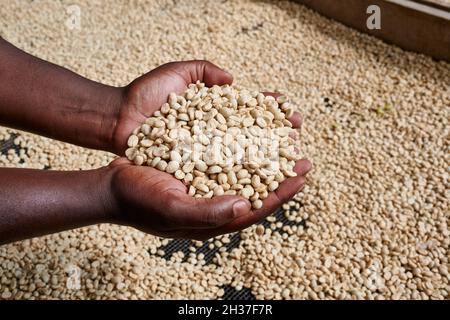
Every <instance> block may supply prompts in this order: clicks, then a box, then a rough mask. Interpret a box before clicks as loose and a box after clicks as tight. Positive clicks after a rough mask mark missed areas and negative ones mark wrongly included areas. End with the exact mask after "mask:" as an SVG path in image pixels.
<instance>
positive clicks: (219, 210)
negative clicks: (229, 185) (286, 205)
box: [170, 193, 251, 229]
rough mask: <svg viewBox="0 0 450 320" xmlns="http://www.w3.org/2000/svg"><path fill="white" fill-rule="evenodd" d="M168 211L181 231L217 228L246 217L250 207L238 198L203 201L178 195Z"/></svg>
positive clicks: (202, 199)
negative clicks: (172, 213)
mask: <svg viewBox="0 0 450 320" xmlns="http://www.w3.org/2000/svg"><path fill="white" fill-rule="evenodd" d="M170 209H171V211H172V212H174V217H175V219H176V220H177V221H176V224H177V225H179V226H182V228H183V229H190V228H217V227H220V226H222V225H224V224H226V223H229V222H230V221H233V220H234V219H237V218H238V217H242V216H245V215H248V214H249V213H250V211H251V205H250V202H249V201H248V200H246V199H244V198H242V197H238V196H218V197H214V198H212V199H205V198H193V197H191V196H189V195H187V194H181V193H179V194H178V196H177V200H176V201H174V203H173V204H172V206H171V208H170Z"/></svg>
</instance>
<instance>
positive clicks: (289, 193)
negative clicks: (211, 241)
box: [205, 159, 312, 234]
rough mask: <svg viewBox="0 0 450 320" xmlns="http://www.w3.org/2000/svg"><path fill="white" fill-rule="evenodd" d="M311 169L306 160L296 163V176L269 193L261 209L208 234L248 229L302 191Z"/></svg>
mask: <svg viewBox="0 0 450 320" xmlns="http://www.w3.org/2000/svg"><path fill="white" fill-rule="evenodd" d="M311 167H312V165H311V163H310V162H309V161H308V160H306V159H303V160H299V161H297V162H296V165H295V167H294V171H295V172H296V173H297V176H296V177H292V178H289V179H286V180H285V181H283V182H282V183H281V184H280V186H279V187H278V189H277V190H276V191H275V192H270V193H269V196H268V197H267V198H266V199H264V201H263V206H262V208H261V209H258V210H253V211H252V214H250V215H244V216H242V217H240V218H236V219H235V220H233V221H231V222H230V223H228V224H226V225H224V226H222V227H221V228H218V229H215V230H210V231H208V232H210V234H213V233H217V234H223V233H230V232H235V231H238V230H242V229H245V228H248V227H249V226H251V225H252V224H254V223H256V222H258V221H260V220H261V219H264V218H265V217H267V216H268V215H270V214H272V213H273V212H274V211H275V210H276V209H277V208H278V207H280V206H281V205H282V204H283V203H285V202H287V201H289V199H291V198H292V197H293V196H294V195H295V194H296V193H297V192H299V191H300V190H301V189H303V187H304V185H305V177H304V176H305V175H306V174H307V173H308V172H309V171H310V170H311ZM205 233H206V232H205Z"/></svg>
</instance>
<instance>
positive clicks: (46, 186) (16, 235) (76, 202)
mask: <svg viewBox="0 0 450 320" xmlns="http://www.w3.org/2000/svg"><path fill="white" fill-rule="evenodd" d="M109 176H110V169H109V167H105V168H101V169H97V170H90V171H40V170H29V169H10V168H0V181H1V184H2V186H1V187H0V244H2V243H8V242H12V241H16V240H21V239H26V238H30V237H35V236H40V235H44V234H49V233H54V232H59V231H63V230H68V229H73V228H78V227H82V226H87V225H91V224H97V223H103V222H109V221H110V212H111V209H110V208H111V206H110V204H111V202H110V179H109Z"/></svg>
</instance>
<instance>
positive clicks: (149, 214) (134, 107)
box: [110, 61, 311, 239]
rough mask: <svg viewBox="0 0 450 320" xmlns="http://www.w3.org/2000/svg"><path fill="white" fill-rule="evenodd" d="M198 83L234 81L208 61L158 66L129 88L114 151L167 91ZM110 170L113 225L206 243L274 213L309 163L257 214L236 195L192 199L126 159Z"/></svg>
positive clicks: (171, 181) (296, 121) (175, 183)
mask: <svg viewBox="0 0 450 320" xmlns="http://www.w3.org/2000/svg"><path fill="white" fill-rule="evenodd" d="M197 80H199V81H201V82H204V83H205V84H206V85H207V86H209V87H210V86H213V85H223V84H231V83H232V81H233V78H232V76H231V75H230V74H229V73H227V72H225V71H224V70H222V69H220V68H219V67H217V66H216V65H214V64H212V63H210V62H207V61H186V62H171V63H168V64H165V65H162V66H160V67H158V68H156V69H154V70H152V71H151V72H149V73H147V74H145V75H143V76H142V77H140V78H138V79H136V80H135V81H133V82H132V83H131V84H130V85H128V86H127V87H126V88H125V90H124V97H123V101H122V104H121V107H120V112H119V116H118V119H117V123H116V126H115V130H114V139H113V140H114V149H115V150H116V153H117V154H120V155H123V154H124V151H125V149H126V141H127V139H128V137H129V135H130V134H131V132H132V131H133V130H134V129H135V128H136V127H138V126H140V125H141V124H142V123H143V122H144V121H145V120H146V119H147V118H148V117H150V116H152V114H153V113H154V112H155V111H157V110H159V108H160V107H161V105H162V104H163V103H165V102H167V98H168V95H169V93H171V92H176V93H178V94H180V93H182V92H183V91H185V90H186V89H187V88H188V85H189V84H191V83H195V82H196V81H197ZM264 94H266V95H272V96H277V94H274V93H264ZM289 120H290V121H291V122H292V124H293V127H296V128H299V127H300V126H301V119H300V115H299V114H298V113H294V115H293V116H292V117H291V118H290V119H289ZM110 168H111V169H112V172H113V175H112V183H111V186H112V191H113V199H114V201H113V202H114V207H115V210H114V211H115V214H114V220H115V221H116V222H117V223H121V224H126V225H130V226H133V227H135V228H137V229H140V230H142V231H145V232H147V233H151V234H154V235H158V236H163V237H171V238H189V239H206V238H210V237H214V236H217V235H219V234H223V233H229V232H233V231H237V230H241V229H243V228H246V227H248V226H250V225H252V224H253V223H255V222H257V221H259V220H261V219H263V218H265V217H266V216H268V215H269V214H271V213H272V212H274V211H275V210H276V209H277V208H278V207H279V206H281V205H282V204H283V203H284V202H286V201H288V200H289V199H290V198H291V197H293V196H294V195H295V194H296V193H297V192H298V191H299V190H300V189H302V188H303V186H304V184H305V175H306V173H307V172H308V171H309V170H310V169H311V163H310V162H309V161H308V160H299V161H297V163H296V166H295V168H294V171H295V172H297V174H298V175H297V177H293V178H289V179H287V180H285V181H284V182H283V183H281V184H280V186H279V188H278V189H277V190H276V191H275V192H271V193H269V196H268V198H266V199H265V200H264V201H263V207H262V208H261V209H258V210H251V205H250V203H249V201H248V200H246V199H244V198H243V197H240V196H220V197H214V198H212V199H199V198H193V197H191V196H189V195H188V194H187V188H186V186H185V185H184V184H183V183H182V182H181V181H179V180H177V179H176V178H174V177H173V176H172V175H170V174H168V173H166V172H162V171H159V170H157V169H154V168H151V167H141V166H134V165H133V164H132V163H131V162H130V161H128V160H127V159H125V158H120V159H117V160H115V161H114V162H112V163H111V164H110Z"/></svg>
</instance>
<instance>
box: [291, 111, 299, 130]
mask: <svg viewBox="0 0 450 320" xmlns="http://www.w3.org/2000/svg"><path fill="white" fill-rule="evenodd" d="M288 120H289V121H290V122H291V123H292V127H293V128H300V127H301V126H302V117H301V116H300V113H298V112H294V114H293V115H292V117H290V118H289V119H288Z"/></svg>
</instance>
